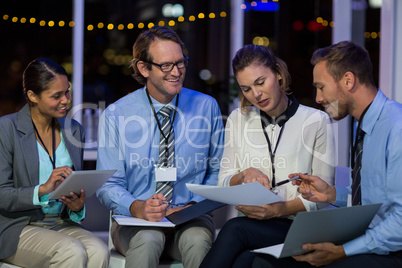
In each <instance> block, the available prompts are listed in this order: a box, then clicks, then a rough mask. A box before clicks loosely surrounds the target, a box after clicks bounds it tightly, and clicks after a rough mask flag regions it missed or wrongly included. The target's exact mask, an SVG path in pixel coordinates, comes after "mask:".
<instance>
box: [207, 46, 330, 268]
mask: <svg viewBox="0 0 402 268" xmlns="http://www.w3.org/2000/svg"><path fill="white" fill-rule="evenodd" d="M232 67H233V72H234V75H235V77H236V80H237V82H238V84H239V87H240V97H241V107H240V108H239V109H236V110H235V111H233V112H232V113H231V114H230V116H229V118H228V120H227V122H226V129H225V149H224V153H223V157H222V160H221V167H220V172H219V181H218V185H220V186H233V185H238V184H243V183H251V182H255V181H258V182H260V183H261V184H262V185H264V186H265V187H267V188H268V189H272V190H275V192H276V193H277V194H278V195H279V196H280V197H281V198H282V199H283V202H277V203H273V204H267V205H263V206H245V205H240V206H237V207H236V209H238V210H239V211H240V212H242V213H243V214H244V215H245V216H246V217H238V218H234V219H231V220H230V221H228V222H227V223H226V224H225V225H224V227H223V229H222V230H221V231H220V232H219V235H218V237H217V239H216V241H215V243H214V244H213V246H212V248H211V250H210V251H209V253H208V254H207V256H206V257H205V259H204V261H203V263H202V265H201V267H208V268H211V267H219V268H222V267H242V268H244V267H250V266H251V264H252V261H253V258H254V253H252V252H251V250H253V249H256V248H262V247H267V246H271V245H275V244H280V243H283V241H284V239H285V237H286V234H287V232H288V229H289V227H290V225H291V223H292V217H293V216H294V215H295V214H296V213H297V212H299V211H311V210H317V209H319V208H321V207H318V204H316V203H314V202H310V201H307V200H305V199H303V198H302V197H301V196H300V195H299V194H298V192H297V187H295V186H292V184H291V183H286V184H283V185H281V186H276V183H278V182H281V181H283V180H286V179H288V178H290V177H293V176H295V175H296V174H295V173H308V174H315V175H318V174H319V176H320V177H322V178H325V180H326V181H327V182H328V183H329V184H333V183H334V178H335V165H334V158H335V149H334V137H333V133H332V128H331V125H330V120H329V117H328V116H327V115H326V114H325V113H324V112H322V111H319V110H316V109H313V108H309V107H306V106H303V105H300V104H299V103H298V101H297V100H296V99H295V97H294V96H293V95H292V94H291V92H290V88H289V85H290V74H289V72H288V69H287V66H286V63H285V62H284V61H282V60H281V59H279V58H278V57H276V56H275V55H273V53H272V52H271V51H270V49H269V48H267V47H263V46H257V45H247V46H245V47H243V48H241V49H240V50H239V51H238V52H237V53H236V55H235V57H234V59H233V61H232ZM273 188H275V189H273ZM250 195H252V193H250Z"/></svg>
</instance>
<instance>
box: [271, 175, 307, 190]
mask: <svg viewBox="0 0 402 268" xmlns="http://www.w3.org/2000/svg"><path fill="white" fill-rule="evenodd" d="M303 174H304V175H307V173H303ZM299 177H300V176H299V175H297V176H294V177H293V178H290V179H287V180H284V181H280V182H278V183H276V184H275V185H274V187H273V188H276V187H278V186H281V185H283V184H285V183H288V182H291V181H294V180H298V179H299Z"/></svg>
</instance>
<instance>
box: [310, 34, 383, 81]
mask: <svg viewBox="0 0 402 268" xmlns="http://www.w3.org/2000/svg"><path fill="white" fill-rule="evenodd" d="M321 61H326V67H327V69H328V73H329V74H330V75H331V76H332V77H333V78H334V80H335V82H339V81H340V80H341V79H342V77H343V75H344V74H345V73H346V72H352V73H353V74H354V75H355V76H356V77H357V78H358V79H359V82H360V83H361V84H365V85H368V86H370V85H371V86H375V84H374V80H373V73H372V71H373V70H372V64H371V60H370V56H369V54H368V52H367V50H366V49H365V48H363V47H361V46H358V45H355V44H354V43H352V42H349V41H342V42H339V43H337V44H333V45H331V46H328V47H324V48H320V49H317V50H316V51H315V52H314V53H313V56H312V57H311V61H310V62H311V64H313V65H316V64H317V63H319V62H321Z"/></svg>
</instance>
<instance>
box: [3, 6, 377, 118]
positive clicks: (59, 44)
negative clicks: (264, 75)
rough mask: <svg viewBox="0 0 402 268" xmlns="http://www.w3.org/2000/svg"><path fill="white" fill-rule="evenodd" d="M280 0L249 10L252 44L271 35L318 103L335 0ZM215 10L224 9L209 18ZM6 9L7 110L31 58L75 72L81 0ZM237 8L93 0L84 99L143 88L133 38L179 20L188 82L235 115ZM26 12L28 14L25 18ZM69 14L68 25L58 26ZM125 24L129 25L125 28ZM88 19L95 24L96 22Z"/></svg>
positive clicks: (247, 38) (296, 84)
mask: <svg viewBox="0 0 402 268" xmlns="http://www.w3.org/2000/svg"><path fill="white" fill-rule="evenodd" d="M250 2H251V1H249V2H248V4H250ZM262 2H264V1H262ZM265 2H272V0H269V1H265ZM167 3H171V4H176V3H179V4H181V5H182V6H183V7H184V15H183V17H184V22H178V20H177V18H173V17H172V18H164V17H163V15H162V11H161V10H162V7H163V5H165V4H167ZM277 3H279V6H280V8H279V11H276V12H267V11H246V12H245V21H244V44H249V43H252V42H253V39H254V38H255V37H257V36H265V37H268V39H269V47H270V48H271V49H272V50H273V51H274V52H275V53H276V54H277V55H278V56H279V57H280V58H282V59H283V60H284V61H285V62H286V63H287V64H288V67H289V71H290V74H291V76H292V84H291V88H292V90H293V92H294V94H295V95H296V97H297V98H298V99H299V101H300V102H301V103H302V104H305V105H308V106H314V107H317V106H316V105H315V103H314V96H315V90H314V88H313V87H312V85H311V83H312V67H311V65H310V63H309V60H310V57H311V54H312V52H313V51H314V50H315V49H317V48H319V47H323V46H327V45H330V44H331V34H332V33H331V32H332V31H331V29H332V28H331V27H330V26H329V25H327V26H324V24H321V23H317V18H318V17H321V18H322V19H323V20H326V21H327V22H328V23H330V22H331V21H332V1H330V0H303V1H293V0H279V1H277ZM221 12H226V17H221V16H220V13H221ZM199 13H204V14H205V18H204V19H199V18H198V14H199ZM210 13H214V14H215V15H216V17H215V18H212V19H211V18H209V14H210ZM0 14H1V17H0V34H1V42H0V51H1V56H0V57H1V58H0V116H1V115H4V114H8V113H12V112H15V111H18V110H19V109H20V108H21V106H22V105H23V104H24V99H23V97H22V72H23V70H24V68H25V67H26V66H27V64H28V63H29V62H30V61H31V60H33V59H35V58H39V57H48V58H51V59H53V60H54V61H56V62H58V63H60V64H62V65H63V66H64V67H65V68H66V69H67V70H68V71H69V72H71V69H72V64H71V62H72V28H71V27H69V26H68V23H69V22H70V21H71V20H73V1H72V0H66V1H54V0H35V1H21V0H15V1H1V3H0ZM7 15H8V17H7ZM191 15H194V16H195V17H196V19H195V20H194V21H189V17H190V16H191ZM230 15H231V14H230V0H219V1H217V0H199V1H196V0H170V1H168V0H137V1H133V0H131V1H130V0H113V1H112V0H87V1H85V21H84V24H85V30H84V96H83V99H84V102H92V103H98V102H99V101H106V105H108V104H110V103H111V102H114V101H115V100H117V99H118V98H120V97H122V96H124V95H125V94H128V93H130V92H132V91H133V90H135V89H137V88H139V87H140V85H138V84H137V83H136V81H135V80H134V79H133V78H132V77H131V72H132V71H131V69H129V68H128V65H129V61H130V60H131V48H132V45H133V43H134V41H135V39H136V37H137V35H138V34H139V32H140V31H141V30H142V29H139V28H138V24H139V23H140V22H142V23H144V24H145V28H144V29H146V28H147V25H148V23H151V22H152V23H155V24H158V22H159V21H161V20H162V21H164V22H165V23H167V22H168V21H170V20H173V21H175V25H174V26H173V27H172V29H174V30H175V31H176V32H177V33H178V34H179V35H180V37H181V38H182V40H183V41H184V43H185V44H186V46H187V49H188V56H189V57H190V64H189V67H188V70H187V75H186V80H185V86H186V87H189V88H191V89H194V90H197V91H200V92H204V93H206V94H209V95H212V96H213V97H215V98H216V99H217V100H218V102H219V105H220V107H221V110H222V113H223V114H225V115H227V114H228V113H229V110H228V105H229V103H230V102H232V99H233V97H232V96H233V95H234V94H235V93H234V92H236V90H237V89H236V88H235V87H234V86H233V84H232V85H231V83H230V72H229V71H230V69H229V68H230V60H231V59H230ZM14 17H15V18H16V19H15V20H16V21H15V22H13V18H14ZM32 17H34V18H36V22H35V23H33V24H32V23H30V22H29V19H30V18H32ZM22 18H26V19H27V22H25V23H22V21H21V19H22ZM366 18H367V19H366V30H365V31H366V32H369V33H372V32H375V33H378V32H379V30H380V23H379V22H380V9H372V8H370V6H367V10H366ZM41 20H43V21H45V22H46V25H45V26H40V25H39V21H41ZM61 20H62V21H65V22H66V24H67V25H66V26H64V27H60V26H58V22H59V21H61ZM49 21H54V22H55V26H53V27H50V26H49V25H48V22H49ZM100 22H102V23H104V24H105V27H104V28H102V29H99V28H98V27H97V25H98V23H100ZM109 23H112V24H114V29H113V30H108V29H107V28H106V26H107V25H108V24H109ZM129 23H133V24H134V28H133V29H127V25H128V24H129ZM119 24H122V25H124V29H123V30H118V29H117V27H118V25H119ZM88 25H93V26H94V29H93V30H92V31H90V30H88V28H87V26H88ZM365 41H366V42H365V46H366V48H367V49H368V50H369V52H370V54H371V57H372V60H373V65H374V73H375V79H376V82H378V54H379V38H372V37H369V38H365ZM203 69H207V70H209V71H210V72H211V74H212V77H211V78H210V79H209V80H202V79H201V78H200V76H199V72H200V71H201V70H203ZM70 79H71V77H70ZM73 94H74V93H73Z"/></svg>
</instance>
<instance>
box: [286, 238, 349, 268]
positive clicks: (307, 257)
mask: <svg viewBox="0 0 402 268" xmlns="http://www.w3.org/2000/svg"><path fill="white" fill-rule="evenodd" d="M303 249H304V250H308V251H311V250H313V252H311V253H307V254H304V255H298V256H293V258H294V259H295V260H297V261H305V262H308V263H310V264H311V265H313V266H323V265H328V264H331V263H334V262H336V261H339V260H342V259H345V258H346V254H345V251H344V250H343V246H336V245H334V244H332V243H318V244H305V245H303Z"/></svg>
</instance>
